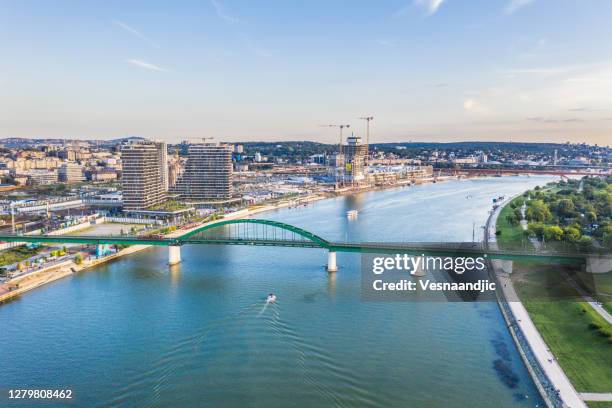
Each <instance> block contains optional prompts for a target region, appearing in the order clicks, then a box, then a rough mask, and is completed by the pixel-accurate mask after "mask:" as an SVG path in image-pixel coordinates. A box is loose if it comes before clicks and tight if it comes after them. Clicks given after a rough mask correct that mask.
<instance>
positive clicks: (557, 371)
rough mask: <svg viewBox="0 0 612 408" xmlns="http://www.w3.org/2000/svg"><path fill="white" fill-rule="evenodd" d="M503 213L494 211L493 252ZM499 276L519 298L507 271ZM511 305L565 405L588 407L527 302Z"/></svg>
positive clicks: (506, 290)
mask: <svg viewBox="0 0 612 408" xmlns="http://www.w3.org/2000/svg"><path fill="white" fill-rule="evenodd" d="M500 212H501V207H500V208H498V209H496V210H495V211H494V213H493V214H492V215H491V219H490V221H489V224H488V225H489V230H488V231H487V234H488V236H487V242H488V245H489V248H490V249H498V246H497V240H496V237H495V225H496V224H497V217H498V216H499V213H500ZM496 273H497V271H496ZM497 276H498V279H499V281H500V283H501V284H502V285H501V289H502V291H503V293H504V296H505V298H506V299H518V295H517V294H516V291H515V289H514V285H513V284H512V280H511V279H510V276H509V275H508V274H506V273H503V272H499V273H497ZM508 306H509V307H510V310H511V312H512V315H513V316H514V319H515V320H516V322H517V325H518V328H519V329H520V330H521V332H522V333H523V335H524V336H525V338H526V339H527V342H528V343H529V347H530V348H531V350H532V352H533V354H534V355H535V357H536V359H537V361H538V364H539V365H540V367H542V370H543V371H544V373H545V374H546V377H547V378H548V380H549V381H550V382H551V383H552V384H553V386H554V388H555V390H557V393H558V395H559V397H560V398H561V400H562V401H563V404H564V405H565V406H567V407H571V408H577V407H584V408H586V406H587V405H586V404H585V403H584V401H583V399H582V398H581V396H580V394H578V392H577V391H576V389H575V388H574V386H573V385H572V383H571V382H570V380H569V378H567V376H566V375H565V372H564V371H563V369H562V368H561V366H560V365H559V363H558V362H557V360H556V359H555V357H554V356H553V354H552V353H551V352H550V350H549V349H548V346H547V345H546V342H545V341H544V339H543V338H542V336H541V335H540V332H539V331H538V329H537V328H536V326H535V324H534V323H533V321H532V320H531V317H529V313H528V312H527V309H525V306H523V303H521V302H508Z"/></svg>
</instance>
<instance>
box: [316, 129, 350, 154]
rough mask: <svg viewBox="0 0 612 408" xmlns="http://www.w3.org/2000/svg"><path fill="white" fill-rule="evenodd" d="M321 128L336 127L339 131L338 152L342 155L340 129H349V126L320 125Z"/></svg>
mask: <svg viewBox="0 0 612 408" xmlns="http://www.w3.org/2000/svg"><path fill="white" fill-rule="evenodd" d="M321 126H322V127H336V128H338V129H340V141H339V143H338V152H339V153H340V154H342V129H344V128H350V127H351V125H321Z"/></svg>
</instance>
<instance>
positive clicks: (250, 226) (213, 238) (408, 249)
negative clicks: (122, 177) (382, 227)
mask: <svg viewBox="0 0 612 408" xmlns="http://www.w3.org/2000/svg"><path fill="white" fill-rule="evenodd" d="M0 241H3V242H25V243H47V244H53V243H57V244H89V245H105V244H111V245H156V246H167V247H169V248H170V251H169V263H170V264H176V263H179V262H180V247H181V246H182V245H186V244H196V245H253V246H276V247H295V248H321V249H325V250H327V251H328V252H329V256H328V270H329V271H330V272H331V271H335V270H336V269H337V265H336V252H357V253H381V254H396V253H400V254H410V255H415V256H418V255H428V256H441V257H446V256H449V257H458V256H474V257H477V256H486V257H487V258H489V259H500V260H517V261H532V262H541V263H549V264H578V265H582V264H585V263H586V261H587V255H585V254H559V253H555V254H545V253H533V252H520V251H500V250H489V249H487V248H485V247H483V245H482V244H480V243H477V244H473V243H469V244H466V243H444V244H432V243H421V242H403V243H392V242H362V243H350V242H333V241H328V240H326V239H324V238H322V237H320V236H318V235H316V234H313V233H312V232H309V231H306V230H304V229H302V228H299V227H296V226H293V225H289V224H285V223H282V222H278V221H271V220H261V219H251V218H247V219H235V220H223V221H219V222H214V223H209V224H206V225H202V226H200V227H197V228H194V229H192V230H189V231H180V230H179V231H175V232H174V233H172V234H170V235H166V236H84V235H82V236H77V235H0Z"/></svg>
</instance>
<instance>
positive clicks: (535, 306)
mask: <svg viewBox="0 0 612 408" xmlns="http://www.w3.org/2000/svg"><path fill="white" fill-rule="evenodd" d="M513 273H515V274H516V276H515V277H514V278H513V281H514V282H515V288H516V290H517V293H518V295H519V297H520V298H521V301H522V302H523V305H524V306H525V308H526V309H527V311H528V312H529V315H530V316H531V319H532V320H533V323H534V324H535V325H536V327H537V328H538V331H539V332H540V334H541V335H542V337H543V338H544V341H545V342H546V344H547V345H548V347H549V348H550V350H551V351H552V352H553V354H554V356H555V358H556V359H557V360H558V361H559V364H561V367H563V370H564V371H565V373H566V374H567V376H568V377H569V379H570V380H571V382H572V384H573V385H574V387H576V389H577V390H578V391H581V392H587V391H588V392H610V391H612V340H611V338H610V337H606V336H604V335H602V334H601V333H600V332H599V331H598V330H597V329H595V326H599V327H608V328H609V329H610V330H612V327H610V326H612V325H610V324H608V323H607V322H606V321H605V320H604V319H603V318H602V317H601V316H600V315H599V314H597V312H595V310H593V308H592V307H591V306H590V305H589V304H588V303H586V302H577V301H572V300H567V299H548V300H547V299H543V298H542V293H545V292H547V291H548V290H549V289H550V287H551V286H552V285H554V286H555V294H556V295H559V294H562V293H563V292H566V293H567V294H568V295H569V296H572V295H575V290H574V289H573V288H572V287H571V286H569V284H567V282H564V281H562V280H560V279H559V270H555V269H551V268H547V267H541V268H534V267H526V266H524V265H515V267H514V271H513Z"/></svg>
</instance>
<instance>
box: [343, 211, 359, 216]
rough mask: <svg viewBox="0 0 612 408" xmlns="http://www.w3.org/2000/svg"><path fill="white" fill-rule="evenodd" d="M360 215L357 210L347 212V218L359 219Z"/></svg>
mask: <svg viewBox="0 0 612 408" xmlns="http://www.w3.org/2000/svg"><path fill="white" fill-rule="evenodd" d="M358 215H359V211H357V210H350V211H347V212H346V216H347V218H357V216H358Z"/></svg>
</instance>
